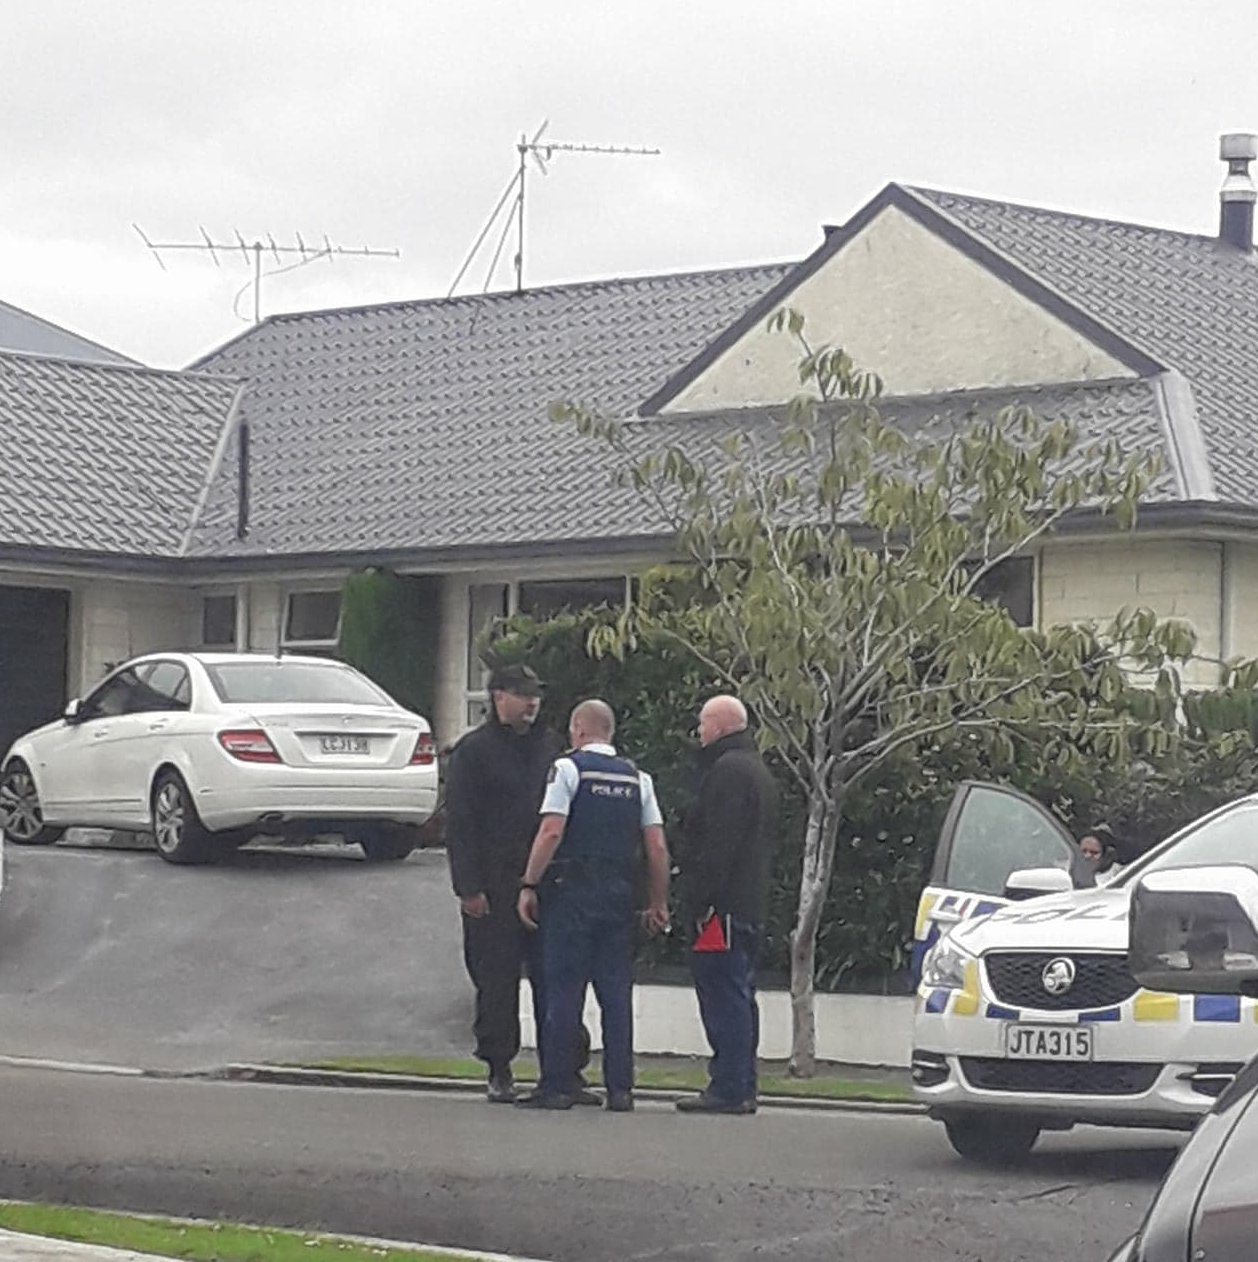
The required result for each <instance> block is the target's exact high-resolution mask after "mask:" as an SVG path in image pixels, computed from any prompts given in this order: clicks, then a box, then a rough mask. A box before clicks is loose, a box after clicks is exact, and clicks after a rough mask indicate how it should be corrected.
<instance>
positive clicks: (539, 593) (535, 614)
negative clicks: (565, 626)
mask: <svg viewBox="0 0 1258 1262" xmlns="http://www.w3.org/2000/svg"><path fill="white" fill-rule="evenodd" d="M625 595H626V592H625V576H624V575H623V574H617V575H614V576H613V577H611V578H571V579H563V578H561V579H543V580H540V581H537V582H527V583H521V584H520V585H519V593H518V595H517V598H516V610H517V612H519V613H522V614H527V615H528V616H529V617H530V618H538V619H545V618H553V617H554V616H555V614H557V613H563V612H564V611H565V610H573V611H575V610H579V609H591V608H593V607H594V606H596V605H612V606H615V605H623V604H624V603H625Z"/></svg>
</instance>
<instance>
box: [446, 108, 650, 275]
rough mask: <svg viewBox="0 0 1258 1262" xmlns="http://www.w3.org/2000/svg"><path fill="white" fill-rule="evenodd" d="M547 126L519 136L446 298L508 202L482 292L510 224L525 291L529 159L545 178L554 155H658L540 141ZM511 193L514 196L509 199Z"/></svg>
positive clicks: (615, 147) (616, 147) (546, 123)
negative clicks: (514, 159)
mask: <svg viewBox="0 0 1258 1262" xmlns="http://www.w3.org/2000/svg"><path fill="white" fill-rule="evenodd" d="M549 126H550V119H545V120H544V121H543V122H542V125H541V126H540V127H539V128H538V129H537V130H536V131H535V132H534V133H533V137H532V139H531V140H530V139H529V137H528V136H527V135H525V134H523V133H521V135H520V139H519V141H518V143H517V144H516V147H515V150H516V154H517V155H518V157H519V163H518V165H517V167H516V170H515V174H514V175H512V177H511V179H510V181H509V182H508V184H507V187H506V188H505V189H503V191H502V196H501V197H499V198H498V204H497V205H496V206H495V207H494V208H493V210H492V211H491V212H490V215H489V218H488V219H487V220H486V221H485V226H484V227H483V228H482V229H481V230H480V236H478V237H477V238H476V240H475V242H474V243H473V245H472V248H471V250H469V251H468V255H467V258H466V259H464V260H463V266H462V267H460V268H459V274H458V275H457V276H456V277H455V278H454V281H453V283H452V284H451V285H450V288H449V290H448V291H447V292H446V297H447V298H450V297H453V295H454V291H455V290H456V289H457V288H458V287H459V281H461V280H462V279H463V277H464V276H465V275H466V274H467V269H468V268H469V267H471V265H472V261H473V260H474V259H475V258H476V254H477V251H479V250H480V248H481V246H482V245H483V244H484V241H485V238H486V237H487V236H488V235H489V233H490V230H491V229H492V228H493V226H494V224H495V223H496V222H497V220H498V216H499V215H500V214H501V213H502V209H503V207H504V206H506V205H507V202H508V201H510V202H511V208H510V209H509V210H508V211H507V218H506V221H505V223H504V224H503V228H502V235H501V236H500V237H499V238H498V245H497V248H496V249H495V250H494V255H493V258H492V259H491V260H490V262H489V271H488V272H486V274H485V286H484V289H483V290H482V291H481V292H482V293H486V292H488V290H489V285H490V282H491V281H492V279H493V275H494V269H495V268H496V267H497V266H498V260H499V259H500V258H501V257H502V249H503V246H504V245H505V244H506V242H507V237H508V236H510V235H511V226H512V224H514V225H515V227H516V242H517V244H516V251H515V260H514V261H515V292H516V293H517V294H519V293H523V292H524V188H525V183H526V176H527V173H528V159H529V158H532V159H533V161H534V163H536V165H537V169H538V171H539V172H541V174H542V175H545V174H547V167H546V164H547V163H548V162H549V161H550V160H551V159H552V158H553V157H554V156H555V154H557V153H602V154H613V155H616V156H619V157H624V156H627V155H634V156H653V155H657V154H658V153H659V152H660V151H659V150H658V149H644V148H630V147H627V146H624V145H574V144H567V143H561V142H560V141H557V140H543V139H542V136H543V135H544V134H545V132H546V128H547V127H549ZM513 194H514V197H513V196H512V195H513Z"/></svg>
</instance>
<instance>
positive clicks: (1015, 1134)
mask: <svg viewBox="0 0 1258 1262" xmlns="http://www.w3.org/2000/svg"><path fill="white" fill-rule="evenodd" d="M944 1129H945V1130H946V1131H947V1132H948V1142H949V1143H950V1144H951V1145H952V1147H953V1150H954V1151H955V1152H956V1153H957V1154H958V1155H959V1156H962V1157H964V1158H966V1160H967V1161H977V1162H980V1163H982V1164H983V1165H989V1166H994V1165H1004V1164H1006V1163H1008V1162H1011V1161H1017V1160H1018V1159H1019V1158H1020V1157H1025V1156H1026V1155H1027V1153H1029V1152H1030V1151H1031V1149H1032V1148H1034V1147H1035V1141H1036V1140H1037V1139H1039V1137H1040V1127H1039V1124H1038V1123H1036V1122H1033V1121H1028V1120H1027V1119H1026V1118H1020V1117H1003V1116H996V1117H990V1116H988V1117H985V1116H981V1115H980V1116H977V1117H950V1118H947V1119H946V1120H945V1121H944Z"/></svg>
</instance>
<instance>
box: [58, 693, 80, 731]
mask: <svg viewBox="0 0 1258 1262" xmlns="http://www.w3.org/2000/svg"><path fill="white" fill-rule="evenodd" d="M82 709H83V703H82V702H81V701H80V700H79V699H78V697H75V698H74V700H73V701H71V702H70V704H69V705H67V706H66V708H65V709H64V710H63V711H62V712H61V717H62V718H63V719H65V721H66V722H67V723H69V724H70V725H71V726H73V725H74V724H75V723H79V722H81V721H82V719H81V714H80V712H81V711H82Z"/></svg>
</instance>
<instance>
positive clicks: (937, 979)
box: [922, 938, 975, 990]
mask: <svg viewBox="0 0 1258 1262" xmlns="http://www.w3.org/2000/svg"><path fill="white" fill-rule="evenodd" d="M974 959H975V956H973V955H971V954H970V953H969V951H965V950H962V948H961V947H959V946H957V944H956V943H955V942H953V941H952V939H951V938H941V939H940V940H939V941H938V942H937V943H935V945H934V946H933V947H931V949H930V950H929V951H928V952H927V954H926V958H925V959H924V960H923V961H922V985H923V986H929V987H930V988H931V989H932V990H961V989H963V988H964V986H965V970H966V966H967V965H969V964H972V963H973V962H974Z"/></svg>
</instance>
